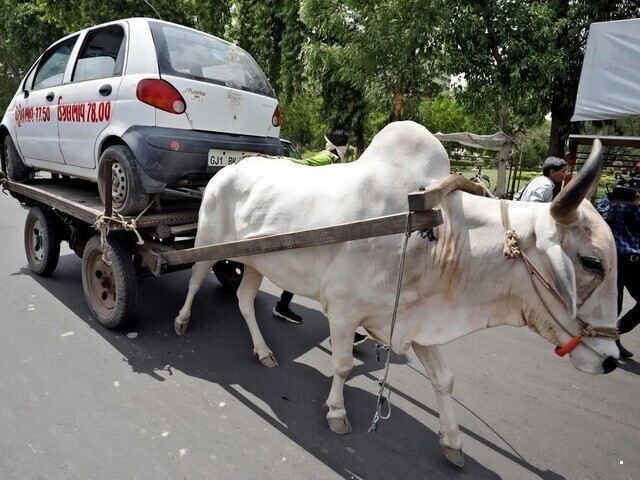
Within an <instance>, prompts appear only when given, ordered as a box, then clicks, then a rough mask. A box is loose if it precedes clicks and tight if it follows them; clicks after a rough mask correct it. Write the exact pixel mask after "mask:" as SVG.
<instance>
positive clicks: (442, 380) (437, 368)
mask: <svg viewBox="0 0 640 480" xmlns="http://www.w3.org/2000/svg"><path fill="white" fill-rule="evenodd" d="M413 350H414V352H416V355H417V356H418V358H419V359H420V361H421V362H422V365H424V368H425V369H426V370H427V374H428V375H429V380H431V384H432V385H433V389H434V390H435V392H436V400H437V401H438V412H439V414H440V435H441V437H440V446H442V450H443V451H444V454H445V456H446V457H447V459H448V460H449V461H450V462H451V463H453V464H455V465H457V466H459V467H461V466H463V465H464V456H463V454H462V440H461V439H460V428H459V426H458V421H457V420H456V416H455V413H454V412H453V398H452V397H451V393H452V392H453V375H452V374H451V371H450V370H449V368H448V367H447V366H446V365H445V364H444V362H443V360H442V354H441V352H440V347H438V346H436V345H433V346H430V347H424V346H422V345H418V344H415V343H414V344H413Z"/></svg>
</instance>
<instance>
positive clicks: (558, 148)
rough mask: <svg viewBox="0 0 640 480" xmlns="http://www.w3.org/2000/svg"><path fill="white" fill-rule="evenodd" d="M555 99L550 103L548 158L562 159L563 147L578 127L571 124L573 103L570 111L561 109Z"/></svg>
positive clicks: (565, 108)
mask: <svg viewBox="0 0 640 480" xmlns="http://www.w3.org/2000/svg"><path fill="white" fill-rule="evenodd" d="M559 104H560V101H559V100H557V99H555V98H554V100H553V101H552V103H551V135H550V137H549V151H548V156H550V157H560V158H564V146H565V144H566V141H567V138H568V137H569V134H570V133H571V132H572V131H578V128H579V126H578V125H577V124H576V125H573V124H572V123H571V116H572V114H573V112H572V109H573V103H572V105H571V107H570V109H567V107H562V106H561V105H559Z"/></svg>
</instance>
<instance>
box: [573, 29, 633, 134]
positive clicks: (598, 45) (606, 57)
mask: <svg viewBox="0 0 640 480" xmlns="http://www.w3.org/2000/svg"><path fill="white" fill-rule="evenodd" d="M633 116H640V19H632V20H618V21H615V22H601V23H592V24H591V27H590V28H589V38H588V39H587V48H586V51H585V54H584V62H583V65H582V73H581V74H580V85H579V87H578V96H577V98H576V107H575V111H574V114H573V117H572V118H571V121H572V122H575V121H580V120H609V119H615V118H624V117H633Z"/></svg>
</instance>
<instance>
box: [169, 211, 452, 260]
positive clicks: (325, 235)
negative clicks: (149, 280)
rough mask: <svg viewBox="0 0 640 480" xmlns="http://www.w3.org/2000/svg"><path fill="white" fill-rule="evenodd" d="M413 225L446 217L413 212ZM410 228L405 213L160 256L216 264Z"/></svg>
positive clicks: (416, 227) (412, 227)
mask: <svg viewBox="0 0 640 480" xmlns="http://www.w3.org/2000/svg"><path fill="white" fill-rule="evenodd" d="M409 221H410V230H411V231H412V232H415V231H417V230H428V229H430V228H433V227H436V226H438V225H440V224H441V223H442V213H441V212H440V210H426V211H419V212H411V213H409ZM406 227H407V213H406V212H405V213H399V214H395V215H387V216H384V217H378V218H372V219H368V220H361V221H358V222H350V223H345V224H340V225H333V226H327V227H321V228H314V229H309V230H300V231H296V232H290V233H282V234H276V235H268V236H264V237H258V238H250V239H245V240H238V241H235V242H225V243H220V244H216V245H208V246H204V247H196V248H189V249H186V250H179V251H171V252H162V253H160V255H161V256H162V258H163V260H164V262H165V263H166V264H167V265H169V266H171V265H179V264H184V263H192V262H200V261H215V260H222V259H226V258H236V257H242V256H245V255H255V254H258V253H267V252H275V251H279V250H292V249H296V248H305V247H317V246H319V245H328V244H332V243H340V242H347V241H351V240H361V239H364V238H369V237H379V236H383V235H392V234H396V233H404V232H405V230H406Z"/></svg>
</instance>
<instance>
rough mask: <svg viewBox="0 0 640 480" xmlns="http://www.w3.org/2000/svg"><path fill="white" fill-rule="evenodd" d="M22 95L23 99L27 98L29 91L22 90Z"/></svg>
mask: <svg viewBox="0 0 640 480" xmlns="http://www.w3.org/2000/svg"><path fill="white" fill-rule="evenodd" d="M22 93H23V94H24V98H27V97H28V96H29V90H23V91H22Z"/></svg>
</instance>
